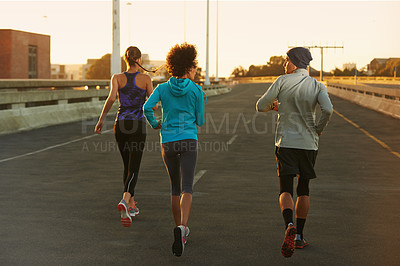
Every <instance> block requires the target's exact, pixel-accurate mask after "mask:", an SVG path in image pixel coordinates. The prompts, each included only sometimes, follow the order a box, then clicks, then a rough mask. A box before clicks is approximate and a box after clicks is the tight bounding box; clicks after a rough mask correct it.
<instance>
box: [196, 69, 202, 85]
mask: <svg viewBox="0 0 400 266" xmlns="http://www.w3.org/2000/svg"><path fill="white" fill-rule="evenodd" d="M201 71H202V69H201V67H198V68H197V71H196V75H195V76H194V82H196V83H199V82H200V80H201V79H202V78H203V76H202V75H201Z"/></svg>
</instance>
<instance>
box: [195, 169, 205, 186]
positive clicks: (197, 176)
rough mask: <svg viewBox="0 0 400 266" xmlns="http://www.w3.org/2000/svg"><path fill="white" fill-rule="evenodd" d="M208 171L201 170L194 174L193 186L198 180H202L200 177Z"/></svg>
mask: <svg viewBox="0 0 400 266" xmlns="http://www.w3.org/2000/svg"><path fill="white" fill-rule="evenodd" d="M206 172H207V170H200V171H198V172H197V174H196V175H195V176H194V179H193V186H194V185H195V184H196V183H197V181H199V180H200V178H201V177H202V176H203V175H204V174H205V173H206Z"/></svg>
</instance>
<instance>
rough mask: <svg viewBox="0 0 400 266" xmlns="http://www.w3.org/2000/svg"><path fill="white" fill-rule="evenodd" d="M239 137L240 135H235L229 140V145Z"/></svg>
mask: <svg viewBox="0 0 400 266" xmlns="http://www.w3.org/2000/svg"><path fill="white" fill-rule="evenodd" d="M237 137H238V135H234V136H233V137H232V138H231V139H230V140H228V142H227V144H228V145H231V144H232V143H233V142H234V141H235V139H236V138H237Z"/></svg>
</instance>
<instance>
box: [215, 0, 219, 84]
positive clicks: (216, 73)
mask: <svg viewBox="0 0 400 266" xmlns="http://www.w3.org/2000/svg"><path fill="white" fill-rule="evenodd" d="M216 50H217V51H216V70H215V81H217V82H218V81H219V78H218V0H217V44H216Z"/></svg>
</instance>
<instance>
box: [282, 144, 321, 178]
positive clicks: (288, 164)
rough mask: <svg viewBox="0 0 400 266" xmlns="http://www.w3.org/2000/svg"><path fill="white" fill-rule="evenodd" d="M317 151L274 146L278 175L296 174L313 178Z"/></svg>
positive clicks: (314, 176)
mask: <svg viewBox="0 0 400 266" xmlns="http://www.w3.org/2000/svg"><path fill="white" fill-rule="evenodd" d="M317 154H318V151H314V150H303V149H293V148H282V147H275V156H276V164H277V170H278V176H280V177H282V176H290V175H293V176H296V175H300V177H301V178H306V179H313V178H316V177H317V175H316V174H315V171H314V165H315V160H316V159H317Z"/></svg>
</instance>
